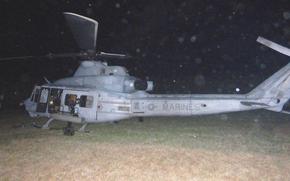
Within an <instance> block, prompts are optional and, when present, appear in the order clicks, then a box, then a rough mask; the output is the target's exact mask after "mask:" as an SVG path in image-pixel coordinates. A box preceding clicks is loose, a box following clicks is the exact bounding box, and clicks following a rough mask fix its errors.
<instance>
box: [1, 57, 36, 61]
mask: <svg viewBox="0 0 290 181" xmlns="http://www.w3.org/2000/svg"><path fill="white" fill-rule="evenodd" d="M33 58H37V56H22V57H6V58H0V62H1V61H3V62H4V61H9V60H12V61H14V60H25V59H33Z"/></svg>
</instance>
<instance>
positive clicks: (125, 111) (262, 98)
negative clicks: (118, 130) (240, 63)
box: [2, 12, 290, 135]
mask: <svg viewBox="0 0 290 181" xmlns="http://www.w3.org/2000/svg"><path fill="white" fill-rule="evenodd" d="M64 16H65V19H66V21H67V23H68V25H69V27H70V28H71V31H72V34H73V35H74V38H75V40H76V42H77V44H78V46H79V48H80V49H85V50H87V51H85V52H81V53H68V54H49V55H47V56H46V57H48V58H59V57H61V58H62V57H80V58H84V59H85V60H84V61H82V62H81V64H80V66H79V67H78V68H77V70H76V71H75V73H74V74H73V76H72V77H67V78H62V79H59V80H56V81H54V82H49V81H47V83H46V84H44V85H40V86H35V87H34V89H33V91H32V93H31V96H30V97H29V98H27V99H26V100H25V101H24V106H25V109H26V111H27V112H28V113H29V115H30V116H31V117H47V118H48V120H47V122H46V123H45V124H44V125H42V127H41V128H43V129H49V125H50V123H51V122H52V121H53V120H59V121H64V122H67V126H66V127H65V128H64V129H63V131H64V134H65V135H74V133H75V129H74V127H73V126H72V123H77V124H81V125H82V126H81V128H80V129H79V131H86V126H87V125H88V124H90V123H101V122H115V121H120V120H123V119H129V118H132V117H137V118H140V120H142V119H143V118H144V117H150V116H194V115H208V114H218V113H228V112H237V111H248V110H256V109H266V110H270V111H275V112H282V113H286V114H290V111H287V110H285V109H284V105H285V104H286V103H287V102H288V100H289V98H290V63H289V64H287V65H286V66H284V67H283V68H281V69H280V70H279V71H277V72H276V73H275V74H273V75H272V76H270V77H269V78H268V79H266V80H265V81H264V82H262V83H261V84H260V85H258V86H257V87H256V88H254V89H253V90H252V91H250V92H249V93H247V94H151V93H150V91H152V90H153V88H154V84H153V82H152V81H147V80H141V79H139V78H137V77H134V76H131V75H130V74H129V73H128V71H127V69H126V68H125V67H122V66H109V65H108V64H107V63H105V62H102V61H100V58H117V59H118V58H121V59H122V58H128V57H129V56H128V55H123V54H114V53H105V52H96V40H97V32H98V22H97V21H95V20H93V19H91V18H88V17H85V16H82V15H78V14H75V13H70V12H65V13H64ZM257 41H258V42H259V43H261V44H263V45H265V46H267V47H269V48H272V49H274V50H276V51H278V52H280V53H282V54H285V55H287V56H290V49H288V48H286V47H283V46H281V45H278V44H276V43H274V42H272V41H270V40H267V39H265V38H263V37H258V39H257ZM22 58H23V57H22ZM24 58H30V57H24ZM8 59H11V58H8ZM8 59H4V60H8ZM12 59H17V57H12ZM2 60H3V59H2Z"/></svg>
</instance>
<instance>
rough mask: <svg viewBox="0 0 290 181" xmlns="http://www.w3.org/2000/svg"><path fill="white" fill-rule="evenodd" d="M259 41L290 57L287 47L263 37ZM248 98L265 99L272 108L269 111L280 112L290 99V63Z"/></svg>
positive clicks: (289, 50) (253, 91)
mask: <svg viewBox="0 0 290 181" xmlns="http://www.w3.org/2000/svg"><path fill="white" fill-rule="evenodd" d="M257 41H258V42H259V43H261V44H263V45H265V46H267V47H269V48H271V49H273V50H276V51H278V52H280V53H282V54H284V55H287V56H290V49H288V48H286V47H283V46H281V45H278V44H276V43H274V42H272V41H270V40H267V39H265V38H262V37H258V39H257ZM248 97H249V98H256V99H263V100H264V102H265V103H266V104H268V105H270V106H271V107H270V108H267V109H269V110H272V111H278V112H280V111H281V110H282V108H283V105H284V104H285V103H286V102H287V101H288V99H289V98H290V63H289V64H287V65H286V66H284V67H283V68H281V69H280V70H279V71H278V72H276V73H275V74H273V75H272V76H271V77H269V78H268V79H266V80H265V81H264V82H262V83H261V84H260V85H258V86H257V87H256V88H255V89H254V90H252V91H251V92H250V93H249V94H248Z"/></svg>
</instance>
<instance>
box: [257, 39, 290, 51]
mask: <svg viewBox="0 0 290 181" xmlns="http://www.w3.org/2000/svg"><path fill="white" fill-rule="evenodd" d="M257 42H259V43H261V44H263V45H265V46H267V47H269V48H271V49H273V50H276V51H277V52H280V53H282V54H284V55H287V56H290V49H289V48H286V47H284V46H281V45H279V44H277V43H275V42H272V41H270V40H267V39H266V38H263V37H260V36H259V37H258V39H257Z"/></svg>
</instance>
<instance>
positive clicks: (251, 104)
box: [241, 101, 269, 107]
mask: <svg viewBox="0 0 290 181" xmlns="http://www.w3.org/2000/svg"><path fill="white" fill-rule="evenodd" d="M241 104H242V105H244V106H265V107H268V106H269V105H268V104H265V103H260V102H250V101H241Z"/></svg>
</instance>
